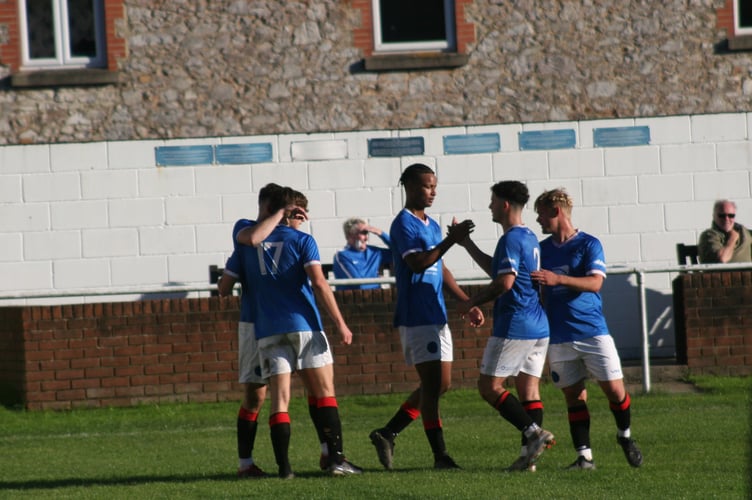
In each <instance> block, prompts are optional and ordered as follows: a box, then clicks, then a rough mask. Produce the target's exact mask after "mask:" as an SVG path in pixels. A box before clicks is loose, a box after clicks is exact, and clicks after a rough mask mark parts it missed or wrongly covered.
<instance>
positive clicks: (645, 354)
mask: <svg viewBox="0 0 752 500" xmlns="http://www.w3.org/2000/svg"><path fill="white" fill-rule="evenodd" d="M742 269H744V270H746V269H752V262H745V263H741V264H693V265H674V266H662V267H652V268H650V267H628V266H610V267H608V268H607V272H608V274H634V275H635V276H636V278H637V290H638V293H639V303H640V329H641V332H642V372H643V378H642V380H643V390H644V391H645V392H650V388H651V387H650V386H651V380H650V338H649V332H648V315H647V301H646V298H645V275H646V274H657V273H672V272H677V273H682V272H703V271H734V270H742ZM455 279H456V280H457V282H458V283H459V284H481V283H488V282H489V278H488V276H485V275H482V276H481V275H468V276H456V277H455ZM328 281H329V284H330V285H332V286H336V285H359V284H366V283H369V284H370V283H375V284H381V285H383V284H394V283H395V279H394V277H383V278H360V279H329V280H328ZM216 289H217V286H216V285H215V284H210V283H203V282H202V283H188V284H182V285H157V286H131V287H114V288H77V289H69V290H41V291H35V290H29V291H18V292H0V301H3V300H12V299H13V300H18V299H41V298H65V297H92V296H112V295H135V294H138V295H151V294H172V293H187V292H212V291H214V290H216ZM0 306H2V302H0Z"/></svg>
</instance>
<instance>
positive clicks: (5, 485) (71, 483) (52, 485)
mask: <svg viewBox="0 0 752 500" xmlns="http://www.w3.org/2000/svg"><path fill="white" fill-rule="evenodd" d="M416 471H425V469H421V468H419V467H416V468H406V469H393V470H391V471H385V470H383V469H374V470H367V471H366V473H387V474H403V473H410V472H416ZM317 477H327V478H328V477H330V476H329V475H328V474H327V473H325V472H319V471H307V472H300V473H299V472H296V473H295V479H313V478H317ZM293 480H294V479H293ZM198 481H247V482H253V481H282V480H280V479H279V478H278V477H277V476H276V475H269V476H266V477H264V478H248V479H238V478H237V477H236V476H235V474H232V473H228V474H225V473H222V474H212V475H167V476H130V477H113V478H79V477H77V478H63V479H48V480H41V479H34V480H29V481H0V491H2V490H55V489H59V488H73V487H81V486H85V487H89V486H129V485H137V484H150V483H189V482H198Z"/></svg>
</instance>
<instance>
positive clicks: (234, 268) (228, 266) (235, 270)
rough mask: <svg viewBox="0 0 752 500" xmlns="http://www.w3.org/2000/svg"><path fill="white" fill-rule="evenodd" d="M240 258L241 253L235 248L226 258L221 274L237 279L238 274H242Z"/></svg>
mask: <svg viewBox="0 0 752 500" xmlns="http://www.w3.org/2000/svg"><path fill="white" fill-rule="evenodd" d="M241 257H242V253H241V252H240V251H239V250H238V249H237V248H236V249H235V250H233V252H232V254H231V255H230V258H228V259H227V262H226V263H225V270H224V271H223V272H224V273H227V275H228V276H232V277H233V278H236V279H237V278H239V277H240V274H241V273H242V272H243V268H242V267H243V266H242V263H241Z"/></svg>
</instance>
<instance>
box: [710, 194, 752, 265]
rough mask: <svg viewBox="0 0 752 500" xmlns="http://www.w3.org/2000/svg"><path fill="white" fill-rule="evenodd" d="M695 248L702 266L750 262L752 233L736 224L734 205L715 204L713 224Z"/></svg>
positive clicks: (727, 203) (720, 202) (751, 260)
mask: <svg viewBox="0 0 752 500" xmlns="http://www.w3.org/2000/svg"><path fill="white" fill-rule="evenodd" d="M697 246H698V248H697V253H698V257H699V259H700V262H702V263H703V264H726V263H729V262H752V233H750V231H749V229H747V228H745V227H744V226H742V225H741V224H738V223H737V222H736V203H734V202H733V201H729V200H718V201H716V202H715V204H714V205H713V224H712V226H711V227H710V229H706V230H705V231H703V232H702V234H701V235H700V240H699V242H698V245H697Z"/></svg>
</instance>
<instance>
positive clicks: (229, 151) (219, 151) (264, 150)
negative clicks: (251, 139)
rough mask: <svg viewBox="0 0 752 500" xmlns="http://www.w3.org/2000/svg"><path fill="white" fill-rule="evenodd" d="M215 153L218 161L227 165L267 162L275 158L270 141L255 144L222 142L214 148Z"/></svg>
mask: <svg viewBox="0 0 752 500" xmlns="http://www.w3.org/2000/svg"><path fill="white" fill-rule="evenodd" d="M214 155H215V157H216V160H217V163H220V164H226V165H243V164H247V163H267V162H270V161H272V160H273V157H272V144H271V143H270V142H260V143H254V144H220V145H219V146H217V147H216V148H214Z"/></svg>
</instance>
